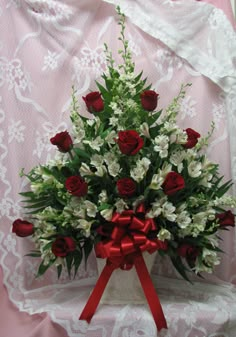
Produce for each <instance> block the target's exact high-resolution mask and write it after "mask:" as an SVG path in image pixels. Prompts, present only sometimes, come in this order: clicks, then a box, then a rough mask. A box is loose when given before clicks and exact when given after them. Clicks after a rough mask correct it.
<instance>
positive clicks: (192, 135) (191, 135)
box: [183, 128, 201, 149]
mask: <svg viewBox="0 0 236 337" xmlns="http://www.w3.org/2000/svg"><path fill="white" fill-rule="evenodd" d="M185 131H186V133H187V136H188V140H187V143H186V144H184V145H183V146H184V147H185V148H186V149H191V148H192V147H194V146H195V145H196V144H197V142H198V138H200V137H201V135H200V134H199V133H198V132H196V131H194V130H193V129H191V128H188V129H186V130H185Z"/></svg>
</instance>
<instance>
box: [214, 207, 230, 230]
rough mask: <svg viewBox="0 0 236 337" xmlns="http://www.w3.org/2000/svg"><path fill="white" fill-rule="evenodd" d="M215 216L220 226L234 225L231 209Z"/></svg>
mask: <svg viewBox="0 0 236 337" xmlns="http://www.w3.org/2000/svg"><path fill="white" fill-rule="evenodd" d="M216 218H217V219H219V224H220V226H221V227H226V226H231V227H235V218H234V214H233V213H232V212H231V211H226V212H224V213H220V214H217V215H216Z"/></svg>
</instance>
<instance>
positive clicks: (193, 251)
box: [177, 243, 199, 260]
mask: <svg viewBox="0 0 236 337" xmlns="http://www.w3.org/2000/svg"><path fill="white" fill-rule="evenodd" d="M177 253H178V255H179V256H181V257H186V258H189V259H193V260H195V259H196V257H197V256H198V255H199V249H198V248H197V247H194V246H191V245H189V244H188V243H184V244H182V245H181V246H179V248H178V250H177Z"/></svg>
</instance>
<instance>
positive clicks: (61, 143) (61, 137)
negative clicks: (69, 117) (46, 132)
mask: <svg viewBox="0 0 236 337" xmlns="http://www.w3.org/2000/svg"><path fill="white" fill-rule="evenodd" d="M50 142H51V143H52V144H53V145H56V146H57V148H58V150H59V151H60V152H64V153H65V152H69V151H70V149H71V147H72V145H73V142H72V139H71V136H70V135H69V133H68V132H67V131H63V132H59V133H57V134H56V136H54V137H52V138H51V139H50Z"/></svg>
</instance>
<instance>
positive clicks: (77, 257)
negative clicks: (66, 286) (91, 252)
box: [74, 250, 83, 278]
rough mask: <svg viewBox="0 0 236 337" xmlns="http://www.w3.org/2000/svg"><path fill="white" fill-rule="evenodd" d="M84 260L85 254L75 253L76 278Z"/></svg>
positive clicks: (78, 251)
mask: <svg viewBox="0 0 236 337" xmlns="http://www.w3.org/2000/svg"><path fill="white" fill-rule="evenodd" d="M82 258H83V254H82V252H81V250H76V251H75V252H74V268H75V269H74V278H75V276H76V274H77V271H78V269H79V266H80V264H81V261H82Z"/></svg>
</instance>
